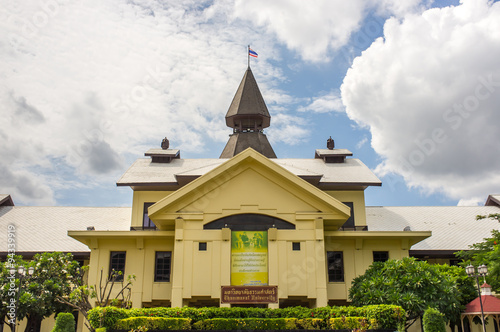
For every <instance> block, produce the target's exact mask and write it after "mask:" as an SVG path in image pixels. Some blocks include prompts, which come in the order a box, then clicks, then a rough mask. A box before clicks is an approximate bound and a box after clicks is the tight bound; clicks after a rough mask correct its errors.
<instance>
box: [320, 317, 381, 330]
mask: <svg viewBox="0 0 500 332" xmlns="http://www.w3.org/2000/svg"><path fill="white" fill-rule="evenodd" d="M377 326H378V325H377V321H376V320H374V319H372V320H370V321H369V320H368V319H366V317H339V318H330V320H329V321H328V327H329V328H330V329H332V330H360V331H366V330H368V329H376V328H377Z"/></svg>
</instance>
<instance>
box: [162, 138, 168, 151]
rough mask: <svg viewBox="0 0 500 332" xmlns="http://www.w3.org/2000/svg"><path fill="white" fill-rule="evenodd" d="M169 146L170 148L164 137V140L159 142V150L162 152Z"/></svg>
mask: <svg viewBox="0 0 500 332" xmlns="http://www.w3.org/2000/svg"><path fill="white" fill-rule="evenodd" d="M169 146H170V142H169V141H168V139H167V137H165V138H164V139H163V140H162V141H161V148H162V149H163V150H167V149H168V147H169Z"/></svg>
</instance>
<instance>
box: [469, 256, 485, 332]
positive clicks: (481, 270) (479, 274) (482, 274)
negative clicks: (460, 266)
mask: <svg viewBox="0 0 500 332" xmlns="http://www.w3.org/2000/svg"><path fill="white" fill-rule="evenodd" d="M465 272H466V273H467V275H468V276H469V277H472V278H476V284H477V292H478V293H479V305H480V306H481V322H482V323H483V332H486V325H484V310H483V300H482V298H481V288H480V287H479V277H485V276H486V275H488V267H487V266H486V265H484V264H483V265H481V266H478V267H477V273H476V268H475V267H474V266H472V265H469V266H467V267H466V268H465Z"/></svg>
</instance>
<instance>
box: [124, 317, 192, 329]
mask: <svg viewBox="0 0 500 332" xmlns="http://www.w3.org/2000/svg"><path fill="white" fill-rule="evenodd" d="M140 327H142V328H146V329H148V330H149V329H151V330H190V329H191V319H189V318H163V317H130V318H125V319H120V320H119V321H117V322H116V324H115V328H116V329H118V330H135V329H138V328H140Z"/></svg>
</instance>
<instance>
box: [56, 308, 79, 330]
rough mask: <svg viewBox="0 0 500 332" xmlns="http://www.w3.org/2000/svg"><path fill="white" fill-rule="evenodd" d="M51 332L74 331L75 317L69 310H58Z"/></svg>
mask: <svg viewBox="0 0 500 332" xmlns="http://www.w3.org/2000/svg"><path fill="white" fill-rule="evenodd" d="M51 332H75V317H74V316H73V314H72V313H69V312H60V313H59V314H57V317H56V325H55V326H54V328H53V329H52V331H51Z"/></svg>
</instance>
